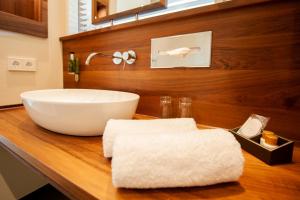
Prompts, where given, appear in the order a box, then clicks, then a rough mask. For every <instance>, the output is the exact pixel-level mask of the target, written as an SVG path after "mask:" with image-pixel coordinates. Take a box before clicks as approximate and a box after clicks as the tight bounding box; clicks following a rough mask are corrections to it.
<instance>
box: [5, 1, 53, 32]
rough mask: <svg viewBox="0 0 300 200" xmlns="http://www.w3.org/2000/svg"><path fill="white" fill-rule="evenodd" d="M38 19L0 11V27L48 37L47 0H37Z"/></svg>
mask: <svg viewBox="0 0 300 200" xmlns="http://www.w3.org/2000/svg"><path fill="white" fill-rule="evenodd" d="M38 3H39V4H40V5H39V21H36V20H33V19H28V18H26V17H21V16H17V15H14V14H10V13H6V12H3V11H0V29H4V30H8V31H13V32H18V33H24V34H28V35H33V36H37V37H41V38H47V37H48V0H39V2H38Z"/></svg>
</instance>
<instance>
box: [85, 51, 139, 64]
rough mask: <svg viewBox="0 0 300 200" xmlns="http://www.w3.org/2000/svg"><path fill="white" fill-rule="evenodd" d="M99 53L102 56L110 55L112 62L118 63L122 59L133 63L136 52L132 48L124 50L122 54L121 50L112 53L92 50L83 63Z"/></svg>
mask: <svg viewBox="0 0 300 200" xmlns="http://www.w3.org/2000/svg"><path fill="white" fill-rule="evenodd" d="M96 55H100V56H103V57H111V58H112V61H113V63H114V64H116V65H119V64H121V63H122V61H124V62H126V63H127V64H133V63H134V62H135V60H136V53H135V52H134V51H132V50H129V51H125V52H124V53H123V54H122V53H121V52H118V51H117V52H115V53H114V54H113V55H108V54H104V53H101V52H93V53H90V54H89V55H88V57H87V58H86V61H85V65H89V64H90V62H91V59H92V58H93V57H94V56H96Z"/></svg>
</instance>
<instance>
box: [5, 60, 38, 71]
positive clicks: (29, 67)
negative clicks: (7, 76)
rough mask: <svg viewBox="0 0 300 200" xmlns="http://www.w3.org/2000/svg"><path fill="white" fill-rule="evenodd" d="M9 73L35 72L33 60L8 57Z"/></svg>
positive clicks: (34, 61)
mask: <svg viewBox="0 0 300 200" xmlns="http://www.w3.org/2000/svg"><path fill="white" fill-rule="evenodd" d="M8 70H9V71H31V72H32V71H36V59H35V58H18V57H8Z"/></svg>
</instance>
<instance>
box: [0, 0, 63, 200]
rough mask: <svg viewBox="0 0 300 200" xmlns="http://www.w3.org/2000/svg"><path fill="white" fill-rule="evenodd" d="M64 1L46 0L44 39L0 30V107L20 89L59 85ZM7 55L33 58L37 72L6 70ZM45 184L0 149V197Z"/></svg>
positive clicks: (14, 195)
mask: <svg viewBox="0 0 300 200" xmlns="http://www.w3.org/2000/svg"><path fill="white" fill-rule="evenodd" d="M66 2H67V1H66V0H51V1H48V28H49V30H48V33H49V36H48V39H41V38H38V37H33V36H29V35H24V34H19V33H12V32H8V31H4V30H0V106H1V105H11V104H18V103H20V102H21V100H20V98H19V95H20V93H21V92H23V91H27V90H35V89H42V88H61V87H62V86H63V72H62V49H61V43H60V42H59V37H60V36H62V35H64V34H65V32H66V20H67V16H66V13H67V12H66V5H65V4H66ZM8 56H18V57H34V58H37V60H38V71H37V72H9V71H7V57H8ZM46 183H47V182H46V180H45V179H44V178H43V177H41V176H40V175H37V174H35V173H34V172H33V171H31V169H29V168H28V167H27V166H24V165H23V164H22V163H20V161H18V160H16V159H15V158H13V157H12V156H11V155H9V154H8V153H7V152H6V151H5V150H3V149H1V148H0V199H3V200H15V199H19V198H20V197H22V196H24V195H26V194H28V193H30V192H32V191H34V190H35V189H37V188H39V187H40V186H42V185H44V184H46Z"/></svg>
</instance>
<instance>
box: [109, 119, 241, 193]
mask: <svg viewBox="0 0 300 200" xmlns="http://www.w3.org/2000/svg"><path fill="white" fill-rule="evenodd" d="M103 147H104V155H105V157H111V156H112V157H113V158H112V179H113V185H114V186H115V187H118V188H141V189H143V188H166V187H188V186H206V185H212V184H217V183H223V182H231V181H237V180H238V179H239V177H240V176H241V175H242V172H243V167H244V157H243V155H242V151H241V147H240V144H239V143H238V142H237V141H236V139H235V138H234V136H233V135H232V134H231V133H229V132H228V131H225V130H223V129H206V130H198V129H197V127H196V123H195V121H194V120H193V119H159V120H110V121H109V122H108V123H107V126H106V128H105V131H104V135H103Z"/></svg>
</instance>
